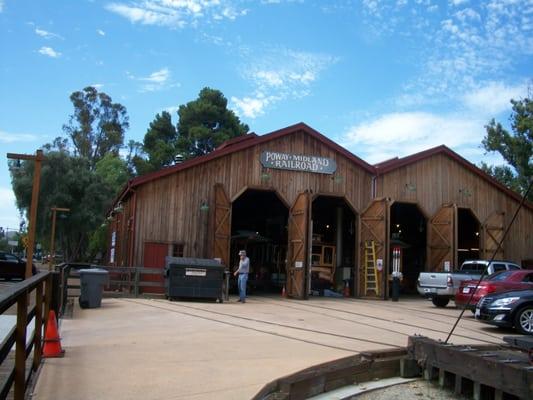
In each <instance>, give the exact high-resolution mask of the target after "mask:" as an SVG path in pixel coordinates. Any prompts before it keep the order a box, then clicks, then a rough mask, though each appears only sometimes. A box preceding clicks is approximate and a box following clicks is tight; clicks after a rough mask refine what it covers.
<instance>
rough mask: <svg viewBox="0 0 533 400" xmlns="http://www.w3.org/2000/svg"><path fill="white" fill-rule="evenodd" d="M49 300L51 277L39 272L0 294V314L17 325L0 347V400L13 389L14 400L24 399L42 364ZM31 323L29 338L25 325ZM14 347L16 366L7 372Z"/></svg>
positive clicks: (47, 273) (50, 296) (49, 274)
mask: <svg viewBox="0 0 533 400" xmlns="http://www.w3.org/2000/svg"><path fill="white" fill-rule="evenodd" d="M34 292H35V296H33V293H34ZM51 299H52V274H51V273H49V272H41V273H39V274H37V275H35V276H33V277H32V278H29V279H26V280H24V281H22V282H20V283H17V284H14V285H13V286H11V287H8V288H6V289H5V291H4V292H3V293H2V294H0V314H2V316H7V315H16V324H15V326H13V327H12V328H11V329H10V330H9V332H8V333H7V335H6V337H5V338H4V341H3V344H2V346H1V347H0V367H1V368H2V372H3V375H4V376H6V378H5V380H4V382H3V384H2V386H1V387H0V399H5V398H7V396H8V395H9V393H10V391H11V389H14V393H13V396H14V399H15V400H23V399H24V396H25V393H26V388H27V387H28V383H29V381H30V379H31V377H32V375H33V373H34V372H35V371H37V369H38V368H39V364H40V363H41V356H42V334H43V331H44V327H45V326H46V323H47V321H48V314H49V311H50V303H51ZM15 306H16V307H15ZM15 308H16V309H15ZM32 319H34V321H35V323H34V325H33V332H31V333H30V337H29V338H28V337H27V331H28V325H29V323H30V322H31V320H32ZM28 339H29V340H28ZM13 345H15V363H14V366H13V368H9V366H8V365H9V364H10V363H8V362H5V361H6V359H7V358H8V357H9V356H10V354H12V353H11V351H12V348H13ZM32 350H33V359H32V360H31V365H30V366H29V368H28V371H26V363H27V360H28V357H29V356H30V354H31V352H32Z"/></svg>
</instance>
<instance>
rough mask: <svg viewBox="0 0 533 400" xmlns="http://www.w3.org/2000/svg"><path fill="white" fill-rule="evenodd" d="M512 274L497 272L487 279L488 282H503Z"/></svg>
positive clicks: (509, 272)
mask: <svg viewBox="0 0 533 400" xmlns="http://www.w3.org/2000/svg"><path fill="white" fill-rule="evenodd" d="M511 274H512V272H511V271H499V272H495V273H494V274H492V275H489V276H488V277H487V280H489V281H505V280H506V279H507V278H509V276H510V275H511Z"/></svg>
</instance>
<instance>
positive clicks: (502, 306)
mask: <svg viewBox="0 0 533 400" xmlns="http://www.w3.org/2000/svg"><path fill="white" fill-rule="evenodd" d="M475 317H476V319H477V320H479V321H481V322H485V323H487V324H491V325H496V326H500V327H508V328H512V327H514V328H515V329H516V330H517V331H519V332H520V333H522V334H525V335H533V290H513V291H510V292H503V293H497V294H490V295H488V296H485V297H483V298H481V300H479V302H478V304H477V306H476V312H475Z"/></svg>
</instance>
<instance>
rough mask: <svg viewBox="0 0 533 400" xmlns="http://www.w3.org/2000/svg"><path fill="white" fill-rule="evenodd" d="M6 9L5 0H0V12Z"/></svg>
mask: <svg viewBox="0 0 533 400" xmlns="http://www.w3.org/2000/svg"><path fill="white" fill-rule="evenodd" d="M2 11H4V0H0V12H2Z"/></svg>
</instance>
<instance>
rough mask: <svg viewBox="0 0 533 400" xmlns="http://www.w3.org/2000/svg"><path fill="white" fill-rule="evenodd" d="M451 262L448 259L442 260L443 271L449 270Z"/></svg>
mask: <svg viewBox="0 0 533 400" xmlns="http://www.w3.org/2000/svg"><path fill="white" fill-rule="evenodd" d="M450 267H451V263H450V262H449V261H444V271H446V272H450Z"/></svg>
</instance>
